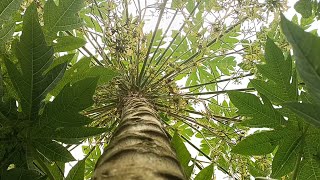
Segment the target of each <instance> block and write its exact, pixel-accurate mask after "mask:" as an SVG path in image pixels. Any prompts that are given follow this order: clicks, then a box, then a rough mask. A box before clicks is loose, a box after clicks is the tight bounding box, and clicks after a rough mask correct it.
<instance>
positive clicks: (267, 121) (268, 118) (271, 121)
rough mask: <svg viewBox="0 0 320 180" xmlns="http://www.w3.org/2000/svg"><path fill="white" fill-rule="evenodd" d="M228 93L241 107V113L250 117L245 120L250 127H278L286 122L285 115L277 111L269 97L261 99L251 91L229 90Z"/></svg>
mask: <svg viewBox="0 0 320 180" xmlns="http://www.w3.org/2000/svg"><path fill="white" fill-rule="evenodd" d="M228 95H229V97H230V100H231V102H232V103H233V104H234V105H235V106H236V107H237V108H238V109H239V111H238V113H239V114H240V115H243V116H246V117H250V118H251V119H248V120H246V121H244V122H243V124H244V125H246V126H249V127H259V128H263V127H269V128H276V127H279V126H281V125H284V124H285V120H284V118H283V116H282V115H281V114H280V113H279V112H277V111H276V110H275V109H274V108H273V107H272V104H271V103H270V101H269V100H268V99H267V98H263V103H264V104H262V103H261V101H260V99H259V98H258V97H257V96H255V95H253V94H249V93H243V92H237V91H229V92H228Z"/></svg>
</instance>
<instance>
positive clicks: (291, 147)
mask: <svg viewBox="0 0 320 180" xmlns="http://www.w3.org/2000/svg"><path fill="white" fill-rule="evenodd" d="M302 141H303V138H302V135H301V134H300V133H299V132H291V133H289V134H287V136H286V137H284V139H283V140H282V141H281V143H280V145H279V149H278V150H277V152H276V154H275V156H274V158H273V161H272V173H271V177H273V178H280V177H282V176H284V175H286V174H288V173H290V172H291V171H293V169H294V167H295V164H296V161H297V159H298V154H299V153H301V152H300V150H301V145H302Z"/></svg>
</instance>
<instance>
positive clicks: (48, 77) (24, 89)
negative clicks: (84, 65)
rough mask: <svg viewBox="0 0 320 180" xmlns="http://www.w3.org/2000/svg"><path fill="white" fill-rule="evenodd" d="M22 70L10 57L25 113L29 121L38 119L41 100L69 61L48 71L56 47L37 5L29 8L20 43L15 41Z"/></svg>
mask: <svg viewBox="0 0 320 180" xmlns="http://www.w3.org/2000/svg"><path fill="white" fill-rule="evenodd" d="M13 48H14V51H15V54H16V56H17V58H18V60H19V65H20V67H21V72H20V71H19V70H18V69H17V67H16V65H15V64H13V62H11V61H10V60H8V59H6V60H5V64H6V67H7V69H8V73H9V76H10V78H11V80H12V83H13V85H14V87H15V90H16V92H17V94H18V95H19V98H20V102H21V108H22V111H23V113H24V114H25V115H26V116H27V117H28V119H29V120H32V119H36V117H37V115H38V111H39V109H40V102H41V101H42V100H43V98H44V97H45V96H46V95H47V93H48V92H49V91H51V90H52V89H53V88H54V86H55V85H56V84H57V82H58V81H59V80H60V78H61V77H62V75H63V73H64V71H65V68H66V64H61V65H59V66H57V67H55V68H53V69H52V70H51V71H49V72H47V73H45V71H46V70H47V69H48V68H49V66H50V65H51V64H52V62H53V48H52V47H49V46H47V44H46V42H45V39H44V35H43V32H42V30H41V26H40V24H39V22H38V13H37V9H36V7H35V5H34V4H31V5H30V6H29V7H28V9H27V10H26V13H25V16H24V23H23V31H22V35H21V37H20V42H17V41H15V43H14V44H13Z"/></svg>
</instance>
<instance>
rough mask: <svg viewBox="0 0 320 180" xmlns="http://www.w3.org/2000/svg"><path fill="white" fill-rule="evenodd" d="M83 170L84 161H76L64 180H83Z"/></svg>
mask: <svg viewBox="0 0 320 180" xmlns="http://www.w3.org/2000/svg"><path fill="white" fill-rule="evenodd" d="M84 169H85V159H84V160H81V161H78V163H77V164H76V165H75V166H73V168H72V169H71V170H70V172H69V174H68V175H67V177H66V180H83V179H84Z"/></svg>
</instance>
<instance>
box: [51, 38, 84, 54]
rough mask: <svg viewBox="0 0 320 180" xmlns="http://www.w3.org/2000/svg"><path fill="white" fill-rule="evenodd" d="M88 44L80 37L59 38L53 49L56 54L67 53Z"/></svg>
mask: <svg viewBox="0 0 320 180" xmlns="http://www.w3.org/2000/svg"><path fill="white" fill-rule="evenodd" d="M86 43H87V42H86V40H84V39H82V38H79V37H74V36H63V37H58V38H57V43H54V44H53V48H54V51H55V52H66V51H71V50H74V49H78V48H80V47H82V46H84V45H85V44H86Z"/></svg>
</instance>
